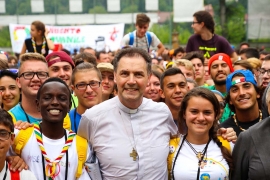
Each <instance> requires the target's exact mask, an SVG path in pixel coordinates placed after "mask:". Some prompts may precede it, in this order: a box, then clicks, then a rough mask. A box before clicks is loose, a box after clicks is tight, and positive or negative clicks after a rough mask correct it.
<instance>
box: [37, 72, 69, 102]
mask: <svg viewBox="0 0 270 180" xmlns="http://www.w3.org/2000/svg"><path fill="white" fill-rule="evenodd" d="M49 82H59V83H62V84H64V85H65V87H66V88H67V90H68V92H69V100H70V103H71V91H70V89H69V87H68V85H67V84H66V83H65V81H63V80H62V79H60V78H58V77H51V78H48V79H47V80H46V81H45V82H44V83H43V84H41V86H40V88H39V89H38V92H37V100H39V99H40V91H41V90H42V88H43V86H44V85H45V84H47V83H49Z"/></svg>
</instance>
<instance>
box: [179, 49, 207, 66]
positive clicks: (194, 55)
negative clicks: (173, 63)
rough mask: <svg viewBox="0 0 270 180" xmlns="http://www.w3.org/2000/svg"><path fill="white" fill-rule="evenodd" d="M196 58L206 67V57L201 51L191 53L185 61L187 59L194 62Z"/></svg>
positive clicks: (186, 56) (185, 57)
mask: <svg viewBox="0 0 270 180" xmlns="http://www.w3.org/2000/svg"><path fill="white" fill-rule="evenodd" d="M194 58H198V59H200V60H201V61H202V65H204V56H203V54H202V53H201V52H199V51H191V52H189V53H187V54H186V55H185V56H184V57H183V59H187V60H192V59H194Z"/></svg>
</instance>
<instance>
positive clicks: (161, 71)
mask: <svg viewBox="0 0 270 180" xmlns="http://www.w3.org/2000/svg"><path fill="white" fill-rule="evenodd" d="M152 70H154V71H158V72H160V73H164V71H165V70H164V68H163V67H162V66H160V65H157V64H152Z"/></svg>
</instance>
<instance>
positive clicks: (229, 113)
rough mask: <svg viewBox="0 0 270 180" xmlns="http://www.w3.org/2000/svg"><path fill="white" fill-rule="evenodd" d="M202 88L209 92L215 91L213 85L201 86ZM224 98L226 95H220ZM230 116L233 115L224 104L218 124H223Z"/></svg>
mask: <svg viewBox="0 0 270 180" xmlns="http://www.w3.org/2000/svg"><path fill="white" fill-rule="evenodd" d="M203 87H204V88H207V89H209V90H216V87H215V85H213V86H203ZM221 94H222V95H223V96H224V97H226V96H227V93H226V92H225V93H221ZM231 115H233V112H232V111H231V110H230V108H229V106H228V104H226V106H225V108H224V112H223V114H222V116H221V118H220V120H219V122H220V123H222V122H224V121H225V120H227V119H228V118H229V117H231Z"/></svg>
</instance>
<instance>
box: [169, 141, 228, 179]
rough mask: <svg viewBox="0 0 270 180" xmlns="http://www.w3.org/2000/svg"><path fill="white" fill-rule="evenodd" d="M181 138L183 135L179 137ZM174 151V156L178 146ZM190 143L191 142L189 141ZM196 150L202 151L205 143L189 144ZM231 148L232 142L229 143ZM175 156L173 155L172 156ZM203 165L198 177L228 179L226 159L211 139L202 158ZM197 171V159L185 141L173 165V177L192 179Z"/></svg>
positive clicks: (195, 176)
mask: <svg viewBox="0 0 270 180" xmlns="http://www.w3.org/2000/svg"><path fill="white" fill-rule="evenodd" d="M181 139H183V137H181ZM181 143H182V141H181V142H180V143H179V146H178V148H177V149H176V151H175V156H176V154H177V152H178V149H179V147H180V144H181ZM190 144H191V143H190ZM191 145H192V146H193V147H194V149H195V150H196V151H197V152H202V151H203V149H204V148H205V146H206V144H202V145H195V144H191ZM230 145H231V149H232V148H233V144H232V143H230ZM174 158H175V157H174ZM203 162H204V167H203V168H201V169H200V175H199V179H200V180H204V179H207V180H208V179H209V180H210V179H215V180H225V179H226V180H228V179H229V166H228V164H227V162H226V160H225V159H224V158H223V156H222V153H221V150H220V148H219V147H218V145H217V144H216V143H215V142H214V141H213V140H211V141H210V143H209V145H208V149H207V152H206V154H205V158H204V161H203ZM197 172H198V159H197V157H196V155H195V153H194V152H193V150H192V149H191V148H190V146H189V145H188V144H187V142H186V141H185V142H184V144H183V146H182V148H181V150H180V152H179V155H178V157H177V159H176V162H175V167H174V173H173V174H174V178H175V180H194V179H196V178H197Z"/></svg>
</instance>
